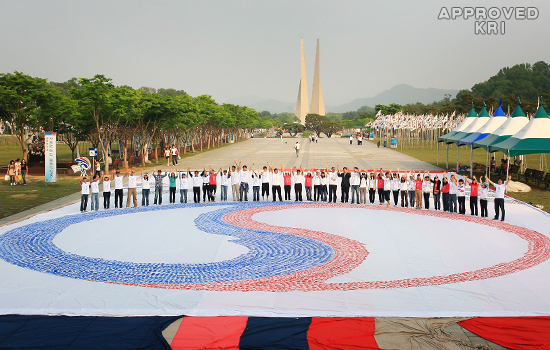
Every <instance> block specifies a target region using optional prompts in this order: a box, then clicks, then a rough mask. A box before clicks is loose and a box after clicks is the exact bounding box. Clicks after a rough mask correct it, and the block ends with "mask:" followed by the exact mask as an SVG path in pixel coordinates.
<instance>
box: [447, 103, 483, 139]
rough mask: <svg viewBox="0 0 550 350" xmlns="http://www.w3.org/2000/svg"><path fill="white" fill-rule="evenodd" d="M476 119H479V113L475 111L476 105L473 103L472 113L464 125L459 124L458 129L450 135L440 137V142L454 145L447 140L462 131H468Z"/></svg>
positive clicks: (465, 119)
mask: <svg viewBox="0 0 550 350" xmlns="http://www.w3.org/2000/svg"><path fill="white" fill-rule="evenodd" d="M476 118H477V113H476V111H475V110H474V104H473V103H472V109H470V112H469V113H468V115H467V116H466V118H464V120H463V121H462V123H460V124H458V126H457V127H456V128H454V129H453V130H452V131H451V132H449V133H448V134H445V135H443V136H441V137H439V138H438V142H445V143H453V142H447V139H448V138H449V137H451V136H454V135H456V134H457V133H459V132H461V131H462V130H464V129H466V128H467V127H468V126H470V124H472V123H473V122H474V120H476Z"/></svg>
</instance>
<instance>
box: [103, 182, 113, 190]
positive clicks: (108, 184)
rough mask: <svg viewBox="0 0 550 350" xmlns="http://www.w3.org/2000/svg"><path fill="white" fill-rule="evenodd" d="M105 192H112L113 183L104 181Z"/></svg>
mask: <svg viewBox="0 0 550 350" xmlns="http://www.w3.org/2000/svg"><path fill="white" fill-rule="evenodd" d="M103 192H111V181H110V180H107V181H103Z"/></svg>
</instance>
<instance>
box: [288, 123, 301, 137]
mask: <svg viewBox="0 0 550 350" xmlns="http://www.w3.org/2000/svg"><path fill="white" fill-rule="evenodd" d="M283 129H284V130H287V131H288V133H289V134H290V136H292V137H294V136H296V135H297V134H298V133H299V132H303V131H304V130H305V129H306V127H305V126H303V125H302V124H300V123H290V124H288V123H287V124H284V125H283Z"/></svg>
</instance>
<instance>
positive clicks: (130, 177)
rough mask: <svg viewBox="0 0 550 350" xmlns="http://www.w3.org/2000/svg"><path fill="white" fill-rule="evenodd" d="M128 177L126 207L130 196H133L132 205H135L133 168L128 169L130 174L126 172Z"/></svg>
mask: <svg viewBox="0 0 550 350" xmlns="http://www.w3.org/2000/svg"><path fill="white" fill-rule="evenodd" d="M126 176H127V177H128V197H127V198H126V208H128V207H129V206H130V197H133V198H134V207H137V192H136V187H137V176H135V175H134V170H130V174H128V173H126Z"/></svg>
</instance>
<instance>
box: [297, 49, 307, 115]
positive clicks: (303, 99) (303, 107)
mask: <svg viewBox="0 0 550 350" xmlns="http://www.w3.org/2000/svg"><path fill="white" fill-rule="evenodd" d="M300 44H301V46H302V62H301V75H300V87H299V88H298V100H297V101H296V111H295V112H294V113H295V114H296V116H297V117H298V118H300V123H301V124H305V122H306V115H307V114H308V113H309V95H308V91H307V75H306V56H305V55H304V39H300Z"/></svg>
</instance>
